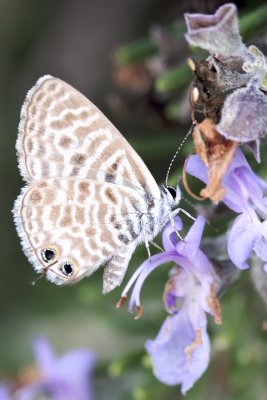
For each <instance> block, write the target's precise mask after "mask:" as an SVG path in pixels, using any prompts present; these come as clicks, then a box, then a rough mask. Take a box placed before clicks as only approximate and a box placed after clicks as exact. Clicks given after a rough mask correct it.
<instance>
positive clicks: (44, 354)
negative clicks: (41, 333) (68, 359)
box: [33, 337, 55, 375]
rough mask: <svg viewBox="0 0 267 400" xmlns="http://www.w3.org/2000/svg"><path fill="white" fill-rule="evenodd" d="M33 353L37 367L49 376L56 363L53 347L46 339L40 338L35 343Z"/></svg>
mask: <svg viewBox="0 0 267 400" xmlns="http://www.w3.org/2000/svg"><path fill="white" fill-rule="evenodd" d="M33 351H34V357H35V361H36V364H37V367H38V368H39V369H40V371H42V373H43V374H48V375H49V372H50V370H51V367H53V364H54V361H55V357H54V352H53V349H52V347H51V346H50V344H49V343H48V341H47V340H46V339H45V338H43V337H39V338H37V339H36V340H35V341H34V342H33Z"/></svg>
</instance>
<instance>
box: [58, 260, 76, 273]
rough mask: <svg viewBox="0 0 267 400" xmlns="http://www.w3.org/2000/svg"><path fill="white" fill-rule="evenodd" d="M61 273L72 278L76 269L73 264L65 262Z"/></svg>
mask: <svg viewBox="0 0 267 400" xmlns="http://www.w3.org/2000/svg"><path fill="white" fill-rule="evenodd" d="M61 271H62V273H63V274H64V275H66V276H71V275H72V274H73V272H74V268H73V266H72V265H71V263H69V262H65V263H64V264H63V265H62V267H61Z"/></svg>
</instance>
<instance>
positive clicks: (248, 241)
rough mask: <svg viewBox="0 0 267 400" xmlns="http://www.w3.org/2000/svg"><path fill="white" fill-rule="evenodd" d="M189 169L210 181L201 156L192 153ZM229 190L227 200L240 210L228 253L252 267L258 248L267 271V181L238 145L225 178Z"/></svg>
mask: <svg viewBox="0 0 267 400" xmlns="http://www.w3.org/2000/svg"><path fill="white" fill-rule="evenodd" d="M187 172H188V173H189V174H191V175H193V176H195V177H196V178H198V179H200V180H202V181H203V182H205V183H207V180H208V172H207V168H206V166H205V165H204V163H203V162H202V161H201V159H200V158H199V156H190V158H189V160H188V163H187ZM222 186H223V187H225V188H226V190H227V192H226V195H225V197H224V198H223V202H224V203H225V204H226V205H227V206H228V207H229V208H230V209H231V210H233V211H235V212H236V213H238V214H240V215H239V216H238V217H237V218H236V219H235V221H234V222H233V225H232V227H231V229H230V231H229V236H228V245H227V247H228V254H229V257H230V259H231V261H232V262H233V263H234V264H235V265H236V266H237V267H238V268H240V269H246V268H248V267H249V265H248V264H247V262H246V260H247V259H248V258H249V257H250V256H251V254H252V252H253V251H254V252H255V253H256V255H257V256H258V257H259V258H260V259H261V260H262V261H263V262H264V263H265V265H264V269H265V270H266V272H267V197H266V193H267V183H266V182H264V181H263V180H262V179H260V178H259V177H258V176H257V175H256V174H255V173H254V172H253V171H252V170H251V168H250V166H249V164H248V162H247V160H246V158H245V156H244V155H243V153H242V151H241V150H240V149H237V151H236V154H235V156H234V159H233V161H232V163H231V165H230V167H229V169H228V171H227V173H226V174H225V175H224V177H223V179H222Z"/></svg>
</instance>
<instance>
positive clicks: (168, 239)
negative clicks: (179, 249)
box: [162, 217, 183, 251]
mask: <svg viewBox="0 0 267 400" xmlns="http://www.w3.org/2000/svg"><path fill="white" fill-rule="evenodd" d="M174 223H175V227H176V229H177V231H180V230H182V228H183V223H182V220H181V218H180V217H175V219H174ZM176 243H177V234H176V232H175V231H174V229H173V226H172V225H171V223H170V222H169V223H168V224H167V225H166V227H165V228H164V230H163V232H162V244H163V247H164V250H166V251H173V250H174V249H175V245H176Z"/></svg>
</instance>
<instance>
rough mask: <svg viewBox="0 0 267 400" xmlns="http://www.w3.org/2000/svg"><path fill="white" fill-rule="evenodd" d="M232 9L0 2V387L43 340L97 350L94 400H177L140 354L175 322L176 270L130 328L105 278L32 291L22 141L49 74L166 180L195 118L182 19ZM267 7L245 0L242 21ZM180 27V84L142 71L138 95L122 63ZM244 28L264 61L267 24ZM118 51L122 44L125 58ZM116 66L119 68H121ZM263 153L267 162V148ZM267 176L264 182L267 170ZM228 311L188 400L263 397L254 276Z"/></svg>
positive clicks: (152, 285)
mask: <svg viewBox="0 0 267 400" xmlns="http://www.w3.org/2000/svg"><path fill="white" fill-rule="evenodd" d="M223 3H225V2H223V1H208V0H207V1H204V0H202V1H178V0H176V1H173V0H166V1H164V2H163V1H160V0H127V1H123V0H110V1H104V0H68V1H67V0H58V1H52V0H0V138H1V144H0V152H1V156H0V176H1V193H0V204H1V207H0V210H1V220H0V221H1V223H0V237H1V240H0V244H1V250H0V268H1V279H0V299H1V300H0V321H1V328H0V380H1V379H4V378H7V377H10V376H12V375H14V374H16V372H17V371H18V370H19V368H21V367H22V366H25V365H27V364H31V362H32V361H33V358H32V350H31V342H32V340H33V338H34V337H35V336H36V335H38V334H40V333H41V334H44V335H46V336H47V338H48V339H49V340H50V341H51V343H52V344H53V345H54V347H55V349H56V350H57V351H58V352H61V351H64V350H67V349H70V348H73V347H79V346H88V347H90V348H92V349H94V350H95V351H96V352H97V354H98V358H99V362H98V366H97V369H96V373H95V377H94V386H95V392H96V399H99V400H102V399H107V398H108V399H110V400H113V399H114V400H120V399H130V400H131V399H133V400H147V399H154V400H159V399H170V400H171V399H175V400H177V399H179V398H180V394H179V388H178V387H174V388H169V387H166V386H164V385H162V384H160V383H159V382H157V381H156V379H154V377H153V375H152V372H151V368H150V366H149V360H148V358H147V356H146V355H145V353H144V351H143V345H144V342H145V341H146V340H147V339H149V338H154V337H155V336H156V334H157V332H158V330H159V328H160V325H161V323H162V322H163V320H164V318H165V316H166V315H165V311H164V309H163V304H162V292H163V289H164V283H165V282H166V280H167V276H168V268H167V267H166V268H165V267H163V268H161V269H159V270H158V271H157V272H155V273H154V275H153V276H152V277H151V278H150V279H149V280H148V281H147V282H146V285H145V289H144V292H143V306H144V315H143V318H142V319H141V320H139V321H135V320H134V319H133V316H132V315H130V314H129V313H128V312H127V307H126V308H125V309H122V310H116V308H115V305H116V302H117V300H118V299H119V297H120V293H121V288H119V289H116V290H115V291H114V292H113V293H112V294H110V295H107V296H105V297H104V296H102V294H101V291H102V271H101V270H99V271H98V272H97V273H95V274H94V275H93V276H92V277H91V278H90V279H87V280H84V281H83V282H80V283H78V284H77V285H75V286H71V287H57V286H54V285H52V284H51V283H49V282H46V281H45V280H44V279H41V280H39V281H38V282H37V283H36V284H35V285H32V281H34V280H35V279H36V277H37V275H36V274H35V272H34V271H33V269H32V268H31V266H30V264H29V263H28V261H27V260H26V258H25V256H24V254H23V253H22V250H21V248H20V244H19V240H18V237H17V235H16V231H15V227H14V224H13V219H12V215H11V209H12V207H13V203H14V200H15V198H16V197H17V195H18V194H19V191H20V188H21V187H22V185H23V183H22V179H21V177H20V175H19V172H18V168H17V161H16V154H15V141H16V136H17V126H18V123H19V113H20V108H21V105H22V103H23V101H24V98H25V95H26V92H27V91H28V90H29V88H30V87H31V86H32V85H33V84H34V83H35V81H36V80H37V79H38V78H39V77H40V76H42V75H44V74H51V75H54V76H57V77H59V78H61V79H63V80H65V81H67V82H68V83H70V84H72V85H73V86H74V87H76V88H77V89H78V90H80V91H81V92H83V93H84V94H85V95H86V96H87V97H89V98H90V99H91V100H92V101H93V102H95V103H96V105H97V106H99V107H100V108H101V109H102V110H103V111H104V113H105V114H106V115H107V116H108V117H109V118H110V119H111V121H112V122H113V123H114V124H115V125H116V126H117V127H118V128H119V130H120V131H121V132H122V133H123V134H124V136H125V137H126V138H127V140H129V142H130V143H131V144H132V145H133V147H134V148H135V149H136V150H137V151H138V152H139V154H140V155H141V157H142V158H143V159H144V160H145V162H146V163H147V165H148V166H149V167H150V169H151V171H152V172H153V174H154V176H155V177H156V179H157V180H158V181H159V182H161V181H163V179H164V177H165V174H166V170H167V167H168V165H169V161H170V159H171V157H172V155H173V154H174V152H175V150H176V148H177V146H178V144H179V143H180V142H181V140H182V138H183V136H184V135H185V133H186V132H187V130H188V128H189V126H190V123H189V119H188V118H186V116H185V118H184V119H183V118H181V115H178V114H176V111H175V110H177V109H178V108H177V107H178V106H179V105H182V104H183V100H181V98H182V97H183V96H184V94H185V87H186V86H187V82H188V79H189V78H190V74H188V70H187V68H186V67H185V59H186V57H188V55H190V49H188V47H187V45H186V43H185V41H184V39H183V36H182V34H181V32H182V31H183V29H184V28H183V19H182V13H183V12H185V11H203V12H213V11H214V10H215V9H216V8H217V6H218V5H220V4H223ZM265 3H266V2H265V1H240V2H236V4H237V5H238V6H239V8H240V13H241V15H243V16H246V15H249V13H250V12H251V11H255V9H257V7H262V6H264V5H265ZM174 21H178V22H179V21H180V25H178V26H180V27H182V28H181V32H180V33H178V36H179V37H180V39H179V43H178V44H179V46H180V47H179V46H178V47H177V48H180V49H182V51H179V54H178V51H177V55H176V59H175V60H174V61H173V63H170V65H171V68H173V67H175V66H176V64H177V66H178V65H180V66H181V67H182V70H181V69H179V71H178V73H180V75H179V74H178V75H175V73H176V74H177V70H176V72H175V71H174V78H173V77H172V81H171V83H170V86H169V87H167V88H166V86H165V83H166V80H165V81H163V84H162V81H159V79H158V77H160V76H161V74H158V75H157V79H156V80H155V79H154V77H151V75H150V76H148V77H147V70H146V72H145V73H144V72H141V78H142V79H145V80H144V81H141V82H145V83H146V84H147V86H148V88H147V89H145V88H144V87H145V85H142V84H141V85H139V86H138V82H139V81H138V82H137V89H136V88H134V89H133V88H132V87H131V85H130V87H129V80H130V81H131V79H129V78H127V76H128V75H127V74H126V75H127V76H126V81H125V79H124V78H123V77H124V76H125V75H123V72H121V70H120V68H121V65H124V66H125V65H126V72H127V73H128V72H129V64H128V62H129V61H131V62H132V63H133V64H134V65H135V63H136V61H138V63H140V59H141V64H140V65H141V67H143V61H142V60H143V59H144V58H145V57H146V56H148V55H149V54H150V53H151V54H153V53H155V48H154V47H153V46H154V44H152V47H151V39H149V31H150V28H151V27H152V26H153V25H154V24H155V23H158V24H162V25H164V26H169V27H170V26H172V24H173V22H174ZM264 21H266V17H265V20H264ZM245 22H246V24H247V25H246V27H247V30H246V34H247V38H246V39H247V41H248V42H251V43H254V44H257V43H258V41H260V42H261V43H262V44H263V45H264V46H265V48H263V51H264V52H265V54H266V53H267V51H266V39H267V30H266V23H263V22H262V21H261V22H260V23H259V24H258V25H257V23H256V28H255V29H254V27H255V25H254V24H255V21H254V20H253V19H251V18H247V20H246V21H245ZM136 39H141V41H139V42H135V44H134V46H135V47H134V52H133V47H132V46H130V47H129V45H128V43H131V42H132V41H135V40H136ZM253 40H254V41H253ZM120 46H124V47H123V49H121V50H120V51H119V52H118V51H117V53H116V50H117V49H118V48H119V47H120ZM125 46H126V47H125ZM174 47H175V46H174ZM136 49H137V50H136ZM136 51H137V53H136ZM132 52H133V53H132ZM115 53H116V56H114V54H115ZM129 54H130V56H129ZM114 57H115V59H116V60H117V63H119V64H120V65H117V66H115V62H114ZM154 64H155V62H154ZM130 65H131V64H130ZM138 65H139V64H138ZM140 65H139V66H140ZM141 71H143V70H142V68H141ZM135 72H136V71H135ZM150 72H151V71H150ZM163 72H164V73H165V72H168V71H167V70H166V71H163ZM131 73H132V70H131V67H130V74H131ZM142 74H143V75H142ZM181 74H182V75H181ZM130 76H131V75H130ZM121 77H122V78H121ZM177 77H178V78H177ZM141 78H140V79H141ZM168 79H169V78H168ZM125 82H126V83H125ZM151 82H152V83H151ZM168 82H169V81H167V86H168ZM140 87H141V89H140ZM165 89H166V90H165ZM173 110H174V112H173ZM189 149H192V145H191V143H190V141H189V142H188V143H187V144H186V146H185V147H184V153H186V151H187V150H189ZM262 152H263V153H262V159H263V162H264V161H265V157H264V152H265V154H266V148H265V149H264V148H263V149H262ZM182 157H183V158H184V156H182ZM178 164H179V162H178V163H177V164H176V166H175V167H174V171H175V175H176V177H178V175H179V174H180V173H181V170H180V167H181V164H182V159H181V160H180V166H179V165H178ZM263 167H264V166H263ZM265 168H266V167H265ZM262 172H263V173H265V176H266V170H265V171H264V168H263V169H262ZM187 208H188V206H187ZM190 212H192V210H190ZM146 257H147V255H146V252H145V250H144V248H143V247H142V246H141V247H140V248H138V250H137V252H136V254H135V255H134V257H133V258H132V260H131V262H130V267H129V270H128V273H127V276H126V279H125V281H124V284H123V286H124V285H125V283H126V282H127V279H128V278H129V277H130V276H131V274H132V273H133V271H134V270H135V268H136V267H137V266H138V265H139V264H140V263H141V261H142V260H144V259H145V258H146ZM222 308H223V325H222V326H220V327H216V326H214V324H213V322H212V321H210V333H211V337H212V360H211V365H210V368H209V370H208V372H207V373H206V374H205V375H204V377H203V378H202V379H201V380H200V382H198V383H197V384H196V385H195V387H194V389H193V390H192V391H190V392H189V393H188V395H187V396H186V398H187V399H189V400H193V399H197V400H201V399H206V400H217V399H218V400H220V399H242V400H243V399H244V400H250V399H252V398H253V399H257V400H265V399H266V393H267V381H266V372H267V350H266V348H267V347H266V346H267V333H266V332H263V331H262V329H261V325H262V321H263V320H264V319H265V317H266V310H265V309H264V306H263V304H262V303H261V301H260V299H259V297H258V295H257V293H256V292H255V290H254V288H253V286H252V284H251V282H250V279H249V272H248V271H246V272H243V273H242V278H241V279H240V280H239V281H238V282H237V283H235V284H234V285H233V286H232V287H231V288H229V290H228V292H227V293H226V295H225V297H224V298H223V300H222Z"/></svg>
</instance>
